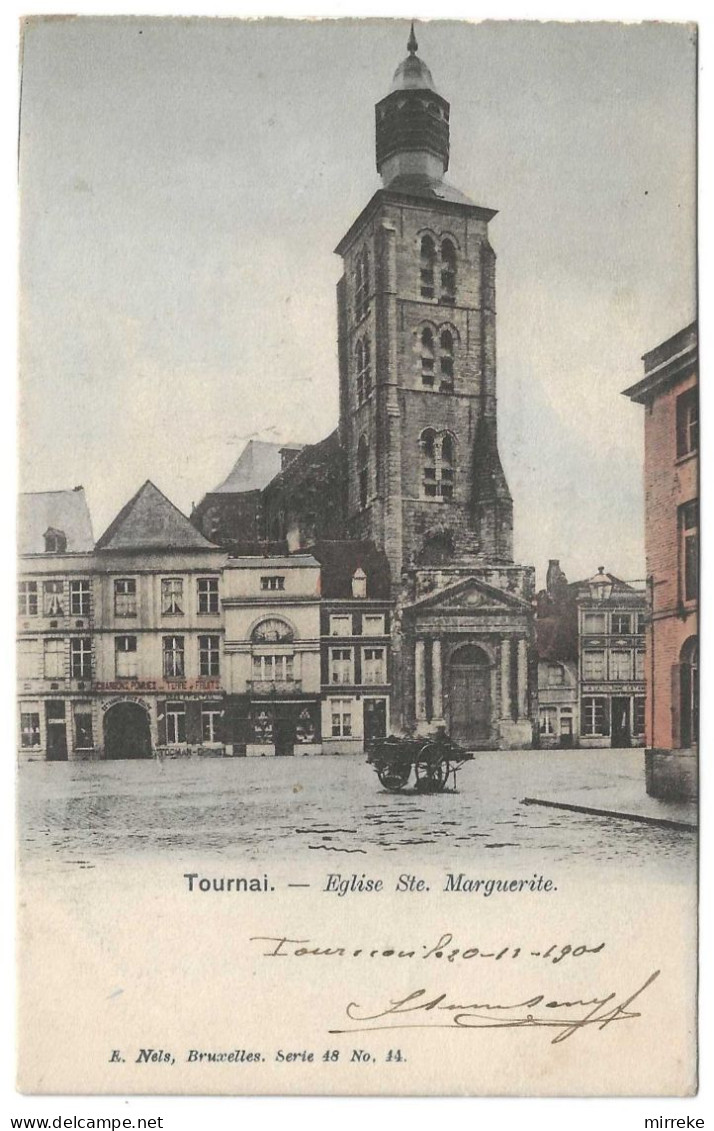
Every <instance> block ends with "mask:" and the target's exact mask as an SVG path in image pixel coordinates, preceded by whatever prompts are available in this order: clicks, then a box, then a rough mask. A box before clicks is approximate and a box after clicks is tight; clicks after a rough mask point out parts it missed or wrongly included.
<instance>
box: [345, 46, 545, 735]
mask: <svg viewBox="0 0 714 1131" xmlns="http://www.w3.org/2000/svg"><path fill="white" fill-rule="evenodd" d="M407 50H408V54H407V57H406V58H405V59H404V60H403V62H401V63H400V64H399V66H398V67H397V70H396V71H395V74H394V78H393V80H392V85H391V88H390V90H389V92H388V93H387V95H386V96H385V97H384V98H382V99H381V100H380V101H379V102H378V103H377V105H376V107H375V117H376V163H377V171H378V173H379V174H380V177H381V180H382V186H381V188H378V189H377V191H376V192H375V193H374V195H373V197H372V199H371V200H370V201H369V203H368V204H367V206H366V207H365V208H364V209H363V210H362V212H361V213H360V215H359V216H358V217H357V219H356V220H355V221H354V223H353V224H352V226H351V227H350V229H349V231H348V232H347V233H346V235H345V236H344V237H343V239H342V240H341V241H340V243H339V245H338V247H337V249H336V250H337V253H338V254H339V255H340V256H342V259H343V262H344V274H343V277H342V279H341V280H340V282H339V284H338V296H337V297H338V346H339V365H340V441H341V445H342V449H343V451H344V453H345V456H346V460H347V478H348V486H347V516H346V517H347V522H348V526H349V529H350V532H351V533H352V535H353V536H354V537H357V538H371V539H373V540H374V541H375V542H376V543H377V545H378V546H380V547H381V548H382V549H383V550H384V551H385V553H386V555H387V557H388V559H389V563H390V567H391V573H392V582H393V585H394V586H395V588H396V589H397V590H398V597H397V606H398V609H397V616H396V617H395V622H396V623H397V624H398V625H400V626H401V627H400V628H398V630H397V632H396V634H395V637H394V640H393V648H394V652H395V657H396V656H398V655H399V654H400V653H401V660H400V662H399V663H397V662H396V661H395V676H396V678H397V681H399V680H401V684H402V686H401V689H400V688H398V687H395V688H394V691H395V695H394V698H395V701H396V702H397V703H399V704H401V708H402V719H403V723H404V725H405V726H409V725H412V724H413V723H414V722H416V723H417V725H419V724H421V723H424V722H426V723H429V724H434V725H438V724H441V723H442V722H443V721H444V719H445V717H446V716H445V705H444V704H445V699H448V698H449V694H450V692H449V682H448V673H446V675H445V674H444V673H443V672H442V670H441V667H442V662H443V661H442V656H443V653H442V648H441V643H440V644H439V646H438V647H437V648H436V654H437V658H436V659H435V658H434V650H433V649H432V648H431V645H429V647H428V648H427V642H426V640H425V639H421V640H419V641H418V642H417V640H416V639H414V630H415V613H414V610H415V608H416V604H415V602H418V601H420V600H421V599H423V598H424V597H425V596H426V595H427V594H428V595H430V597H433V596H434V595H436V594H437V593H438V592H441V591H443V592H444V593H445V591H446V588H447V587H451V586H453V585H454V584H456V583H461V582H463V581H464V580H466V579H471V580H473V579H475V578H476V577H477V575H478V576H481V575H483V576H482V580H486V575H488V580H486V583H487V584H489V585H490V586H491V587H492V588H493V587H494V586H495V589H499V588H501V587H502V588H503V589H504V590H505V591H506V593H508V594H509V597H512V598H514V599H515V600H517V601H520V602H528V601H529V599H530V598H529V595H527V594H526V587H527V584H532V576H531V575H530V574H528V571H524V570H523V569H522V568H521V567H515V566H513V503H512V499H511V495H510V492H509V490H508V485H507V483H506V478H505V475H504V472H503V468H502V466H501V461H500V458H499V454H498V442H497V420H496V327H495V318H496V314H495V255H494V252H493V250H492V248H491V244H490V242H489V235H488V225H489V222H490V221H491V220H492V219H493V217H494V216H495V215H496V213H495V211H494V210H493V209H490V208H484V207H482V206H480V205H477V204H475V203H474V202H473V201H471V200H470V199H469V198H468V197H467V196H465V195H464V194H463V193H462V192H460V191H459V190H458V189H456V188H454V187H452V186H451V185H449V184H448V183H447V182H446V181H444V179H443V178H444V174H445V173H446V171H447V169H448V166H449V116H450V106H449V103H448V102H447V100H446V99H445V98H444V97H443V96H442V95H441V94H440V93H439V92H438V91H437V89H436V86H435V84H434V80H433V78H432V75H431V72H430V70H429V68H428V66H427V65H426V63H425V62H424V61H423V60H422V59H421V58H420V57H419V56H418V54H417V52H418V44H417V40H416V36H415V34H414V26H413V25H412V30H411V34H410V36H409V41H408V44H407ZM527 578H529V580H528V581H527ZM474 600H475V598H474V597H473V596H472V604H471V606H470V608H471V610H472V615H473V601H474ZM521 611H522V610H521ZM430 615H431V614H430ZM501 619H503V618H501ZM432 621H433V616H432ZM522 628H523V630H524V637H525V624H524V625H523V626H522ZM474 631H475V629H474ZM429 635H430V637H431V636H432V635H433V626H432V630H430V633H429ZM499 647H500V646H499V645H497V643H496V644H495V647H494V650H492V653H491V654H490V655H489V657H486V653H485V652H484V653H483V658H484V663H486V660H487V659H488V663H489V665H490V666H489V670H491V668H493V670H495V669H496V667H498V670H499V671H501V668H500V666H499V665H500V659H499V658H498V655H497V653H498V650H499ZM509 647H510V645H509ZM427 653H428V656H427ZM469 655H470V656H471V658H472V659H473V657H474V656H475V655H476V654H475V653H473V652H472V653H469ZM515 662H516V666H517V667H518V666H519V665H520V669H519V670H521V675H522V679H524V678H525V676H523V672H522V669H523V665H524V663H525V660H524V658H523V657H522V656H521V657H520V659H518V657H516V659H515ZM505 670H506V669H505V661H504V667H503V671H505ZM510 671H511V658H510V652H509V661H508V672H509V673H510ZM488 678H489V679H490V678H491V677H490V676H489V677H488ZM499 678H500V677H499ZM506 678H507V681H508V686H509V689H510V688H511V682H512V680H511V675H510V674H508V676H507V677H506ZM462 682H463V681H462ZM467 682H468V681H467ZM487 682H488V681H487ZM491 682H493V681H491ZM454 686H456V685H454ZM484 686H485V685H484ZM487 691H488V694H486V692H484V695H485V699H487V700H488V703H489V705H488V707H486V706H483V707H482V710H481V714H482V715H483V716H484V717H483V718H482V719H481V721H480V724H479V725H480V732H481V737H482V739H483V741H484V742H486V743H489V742H495V741H496V740H497V739H499V737H500V731H498V727H497V726H496V725H495V722H494V718H493V717H492V716H493V703H492V700H493V698H494V697H495V698H498V699H499V710H501V709H502V704H503V703H506V700H507V714H508V717H509V718H510V719H511V721H518V720H521V719H523V718H525V717H526V716H525V711H526V707H525V702H526V701H525V698H524V695H523V694H521V692H520V691H519V690H518V689H516V691H515V693H514V694H515V696H516V699H517V700H518V702H517V704H516V706H515V707H513V705H512V702H511V699H512V695H511V690H509V691H508V694H506V691H505V690H504V692H503V694H501V691H500V689H496V688H495V686H494V687H491V684H490V683H489V685H488V689H487ZM455 694H456V693H455ZM519 694H520V696H521V697H520V699H518V696H519ZM456 697H457V698H458V694H457V696H456ZM452 706H453V707H454V710H456V707H455V703H452ZM514 712H515V716H514ZM452 713H453V712H452ZM486 714H488V721H487V720H486V718H485V716H486ZM447 721H449V720H448V719H447ZM453 725H454V719H452V720H451V726H452V729H453ZM465 726H466V729H467V730H468V729H469V726H470V724H469V723H468V721H467V722H466V724H465ZM457 729H458V727H457ZM471 729H472V730H473V727H471ZM477 729H478V728H477ZM497 732H498V733H497Z"/></svg>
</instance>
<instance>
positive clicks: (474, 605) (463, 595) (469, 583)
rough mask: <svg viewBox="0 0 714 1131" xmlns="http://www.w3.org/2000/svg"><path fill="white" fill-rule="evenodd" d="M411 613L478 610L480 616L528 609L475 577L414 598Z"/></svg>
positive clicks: (510, 594) (500, 590)
mask: <svg viewBox="0 0 714 1131" xmlns="http://www.w3.org/2000/svg"><path fill="white" fill-rule="evenodd" d="M410 608H412V609H428V608H438V609H444V610H456V609H462V610H465V611H469V612H472V611H473V610H474V609H482V610H483V611H484V612H488V611H491V610H498V609H509V610H513V609H518V610H520V611H522V610H524V609H530V605H529V604H528V602H527V601H524V600H523V599H522V598H521V597H518V596H516V594H515V593H509V592H507V591H506V590H504V589H498V588H497V587H496V586H495V585H489V584H488V583H487V582H485V581H481V580H480V578H477V577H463V578H460V579H459V580H458V581H455V582H453V583H452V584H451V585H447V586H445V587H444V588H441V589H435V590H433V591H432V592H430V593H425V594H424V595H423V596H422V597H419V598H417V600H416V601H414V602H413V603H412V605H411V606H410Z"/></svg>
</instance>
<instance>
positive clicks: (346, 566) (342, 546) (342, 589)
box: [310, 541, 390, 600]
mask: <svg viewBox="0 0 714 1131" xmlns="http://www.w3.org/2000/svg"><path fill="white" fill-rule="evenodd" d="M310 553H311V554H312V555H313V557H315V558H317V560H318V562H319V563H320V566H321V567H322V573H321V578H322V580H321V593H322V596H323V597H324V598H327V599H329V598H333V599H335V598H337V599H340V598H347V597H349V598H351V597H352V575H353V574H354V572H355V570H356V569H357V568H358V567H361V568H362V569H363V570H364V572H365V573H366V575H367V597H368V598H374V599H382V600H389V595H390V593H389V590H390V580H389V562H388V561H387V556H386V554H384V553H383V552H382V551H381V550H378V549H377V547H376V546H375V544H374V542H358V541H344V542H338V541H335V542H328V541H323V542H316V543H315V545H314V546H311V547H310Z"/></svg>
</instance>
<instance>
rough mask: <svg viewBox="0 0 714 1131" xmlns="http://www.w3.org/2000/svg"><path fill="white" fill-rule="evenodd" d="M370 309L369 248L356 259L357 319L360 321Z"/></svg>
mask: <svg viewBox="0 0 714 1131" xmlns="http://www.w3.org/2000/svg"><path fill="white" fill-rule="evenodd" d="M368 309H369V253H368V251H367V248H366V247H365V248H363V249H362V251H360V252H358V253H357V256H356V258H355V319H356V321H358V322H359V321H360V320H361V319H362V318H364V316H365V314H366V313H367V310H368Z"/></svg>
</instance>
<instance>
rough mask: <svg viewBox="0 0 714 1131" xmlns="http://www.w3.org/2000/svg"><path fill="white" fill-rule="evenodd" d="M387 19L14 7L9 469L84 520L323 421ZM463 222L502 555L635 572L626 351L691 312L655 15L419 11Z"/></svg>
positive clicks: (685, 177) (653, 341)
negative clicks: (15, 195)
mask: <svg viewBox="0 0 714 1131" xmlns="http://www.w3.org/2000/svg"><path fill="white" fill-rule="evenodd" d="M408 33H409V25H408V23H406V22H405V21H403V20H385V21H378V20H374V21H372V20H361V21H350V20H343V21H332V22H327V23H324V22H315V21H313V22H303V23H299V22H294V21H265V20H259V21H251V22H249V21H234V20H226V19H221V20H208V19H203V20H186V19H149V20H139V19H121V18H113V19H106V18H102V19H91V18H87V17H80V18H61V19H57V18H54V19H45V20H42V19H37V20H33V21H31V22H30V23H29V24H28V25H26V29H25V36H24V46H23V67H22V99H21V131H20V189H21V212H20V227H21V240H20V279H21V307H20V333H19V352H20V434H21V448H20V485H21V489H23V490H50V489H56V488H64V487H72V486H74V485H76V484H79V483H82V484H83V485H84V486H85V489H86V491H87V495H88V499H89V503H90V507H91V510H92V517H93V521H94V527H95V534H96V535H97V536H98V535H99V534H100V533H101V532H102V531H103V530H104V528H105V527H106V526H107V525H108V524H109V522H110V521H111V519H112V518H113V517H114V515H115V513H116V512H117V511H118V510H119V508H120V507H121V506H122V505H123V504H124V502H126V500H127V498H129V496H130V495H132V494H133V493H134V491H136V489H137V488H138V487H139V486H140V485H141V483H142V482H143V481H144V480H145V479H147V478H151V479H152V480H153V481H154V482H155V483H156V484H157V486H158V487H160V488H161V489H162V490H163V491H165V492H166V493H167V494H168V495H169V497H170V498H171V499H173V501H174V502H175V503H176V504H177V505H178V506H179V507H181V508H182V509H183V510H184V511H187V512H188V511H189V510H190V508H191V505H192V503H193V502H198V501H199V499H200V498H201V497H202V495H203V494H204V493H205V492H206V491H208V490H210V489H211V488H213V487H214V486H215V485H216V484H218V483H219V482H220V481H221V480H222V479H223V478H225V476H226V474H227V473H228V471H229V469H230V467H231V466H232V464H233V462H234V461H235V459H236V458H237V456H238V454H239V453H240V451H241V449H242V447H243V445H244V444H245V442H246V441H247V440H248V439H250V438H260V439H267V440H275V441H279V442H285V441H300V442H305V443H309V442H312V441H315V440H319V439H321V438H322V437H323V436H325V435H326V434H327V433H328V432H330V431H331V430H332V429H333V428H334V426H335V424H336V421H337V413H338V396H337V350H336V304H335V284H336V282H337V279H338V278H339V274H340V260H339V259H338V257H337V256H335V255H334V254H333V250H332V249H333V248H334V247H335V245H336V244H337V242H338V241H339V239H340V237H341V236H342V235H343V234H344V232H345V231H346V230H347V229H348V227H349V226H350V224H351V223H352V221H353V220H354V218H355V217H356V216H357V214H358V213H359V212H360V210H361V209H362V207H363V206H364V205H365V204H366V203H367V201H368V200H369V198H370V197H371V195H372V194H373V192H374V191H375V190H376V189H377V188H378V187H379V183H380V182H379V178H378V176H377V172H376V169H375V166H374V104H375V102H377V101H378V100H379V99H380V98H381V97H383V96H384V94H386V93H387V91H388V89H389V84H390V81H391V77H392V74H393V72H394V70H395V68H396V66H397V64H398V63H399V62H400V61H401V59H402V58H403V57H404V56H405V54H406V40H407V36H408ZM417 37H418V39H419V45H420V51H419V53H420V55H421V56H422V58H423V59H424V60H425V61H426V62H427V63H428V64H429V66H430V68H431V71H432V74H433V75H434V79H435V82H436V85H437V88H438V89H439V91H440V92H441V93H442V94H443V95H444V96H445V97H446V98H448V99H449V101H450V103H451V166H450V169H449V173H448V174H447V179H448V180H449V181H450V182H451V183H452V184H454V185H456V186H457V187H459V188H460V189H461V190H462V191H463V192H465V193H466V194H467V195H468V196H470V197H471V198H472V199H473V200H475V201H476V202H477V203H479V204H482V205H484V206H486V207H490V208H495V209H498V215H497V216H496V217H495V219H494V220H493V221H492V222H491V225H490V235H491V242H492V244H493V246H494V249H495V251H496V254H497V257H498V262H497V332H498V393H499V439H500V448H501V455H502V459H503V463H504V467H505V470H506V473H507V476H508V479H509V484H510V488H511V492H512V494H513V496H514V503H515V553H516V558H517V560H519V561H521V562H523V563H524V564H534V565H536V566H537V568H538V574H539V578H540V579H542V578H543V575H544V570H545V567H546V565H547V562H548V559H550V558H558V559H560V561H561V565H562V566H563V568H564V569H565V571H566V573H567V574H568V576H569V577H570V578H571V579H575V578H577V577H585V576H590V575H591V574H592V573H594V572H595V569H596V568H597V566H598V565H601V564H602V565H605V567H606V568H607V569H609V570H611V571H612V572H614V573H616V574H618V575H619V576H621V577H624V578H628V579H638V578H642V577H644V569H645V565H644V553H643V517H642V511H643V491H642V449H643V445H642V438H643V437H642V429H643V417H642V414H643V409H642V408H641V407H640V406H637V405H633V404H631V403H630V402H629V401H628V400H627V399H626V398H624V397H622V396H621V395H620V394H621V391H622V390H623V389H624V388H626V387H627V386H628V385H630V384H632V383H634V382H635V381H636V380H638V379H639V377H640V376H641V375H642V361H641V355H642V354H643V353H644V352H645V351H646V350H649V349H651V348H652V347H653V346H655V345H657V344H658V343H659V342H661V341H663V340H664V339H666V338H667V337H669V336H670V335H671V334H673V333H676V332H677V330H679V329H680V328H682V327H683V326H684V325H686V324H688V323H689V322H690V321H692V319H693V318H694V317H695V313H696V307H695V302H696V296H695V235H694V233H695V228H694V192H695V166H694V154H695V102H694V99H695V81H696V59H695V44H694V38H693V32H692V29H691V27H690V26H687V25H685V24H671V23H670V24H667V23H645V24H630V25H624V24H614V23H610V24H605V23H603V24H597V23H590V24H580V23H571V24H557V23H541V24H538V23H527V22H515V21H514V22H503V23H497V22H484V23H480V24H467V23H464V22H456V21H451V22H428V23H427V22H422V23H419V24H418V25H417Z"/></svg>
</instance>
